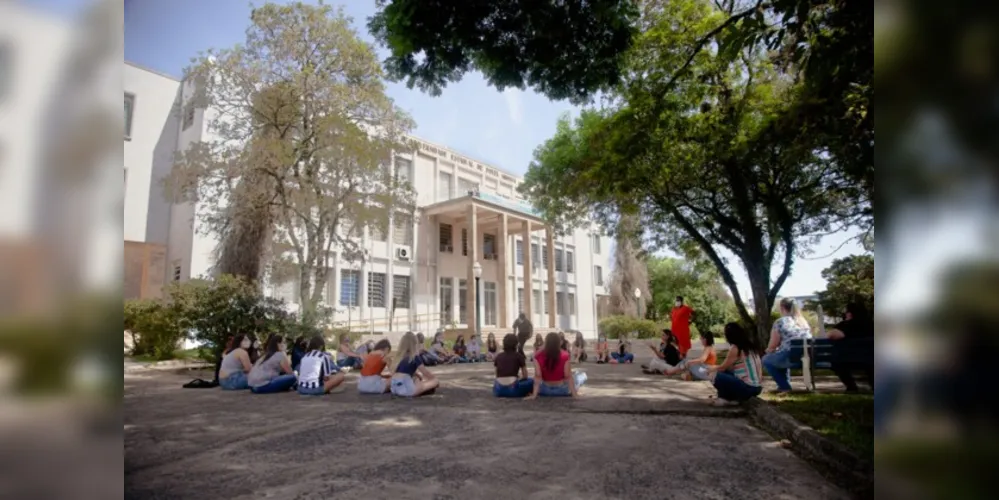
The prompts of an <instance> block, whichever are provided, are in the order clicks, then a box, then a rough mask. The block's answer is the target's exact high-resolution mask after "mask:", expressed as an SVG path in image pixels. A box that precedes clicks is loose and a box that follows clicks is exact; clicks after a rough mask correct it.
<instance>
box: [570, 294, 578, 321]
mask: <svg viewBox="0 0 999 500" xmlns="http://www.w3.org/2000/svg"><path fill="white" fill-rule="evenodd" d="M575 315H576V294H574V293H570V294H569V316H575Z"/></svg>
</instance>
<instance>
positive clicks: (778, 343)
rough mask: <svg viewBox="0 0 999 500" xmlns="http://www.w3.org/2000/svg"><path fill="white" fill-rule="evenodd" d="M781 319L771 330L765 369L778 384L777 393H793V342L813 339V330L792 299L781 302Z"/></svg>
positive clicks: (786, 298) (764, 358)
mask: <svg viewBox="0 0 999 500" xmlns="http://www.w3.org/2000/svg"><path fill="white" fill-rule="evenodd" d="M780 314H781V317H780V319H778V320H777V321H775V322H774V326H773V328H772V329H771V330H770V343H769V344H768V345H767V350H766V353H767V354H766V355H765V356H763V367H764V368H766V370H767V373H769V374H770V377H772V378H773V379H774V382H776V383H777V392H790V391H791V342H792V341H794V340H799V339H810V338H812V328H811V326H809V325H808V321H807V320H806V319H805V316H804V315H803V314H801V306H800V305H798V301H796V300H794V299H793V298H791V297H784V298H783V299H781V301H780Z"/></svg>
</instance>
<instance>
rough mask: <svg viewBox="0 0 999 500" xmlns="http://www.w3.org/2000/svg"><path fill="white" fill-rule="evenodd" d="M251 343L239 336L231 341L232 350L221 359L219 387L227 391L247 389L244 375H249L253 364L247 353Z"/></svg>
mask: <svg viewBox="0 0 999 500" xmlns="http://www.w3.org/2000/svg"><path fill="white" fill-rule="evenodd" d="M252 345H253V343H252V342H251V341H250V338H249V337H247V336H246V335H243V334H240V335H237V336H236V337H235V338H233V339H232V348H231V349H229V351H228V352H226V353H225V355H224V356H223V357H222V365H221V366H220V367H219V386H220V387H222V389H225V390H229V391H238V390H242V389H249V388H250V386H249V385H248V384H247V382H246V374H247V373H250V370H251V369H252V368H253V363H251V362H250V354H249V353H248V352H247V350H248V349H250V346H252Z"/></svg>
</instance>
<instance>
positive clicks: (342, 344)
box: [336, 332, 364, 371]
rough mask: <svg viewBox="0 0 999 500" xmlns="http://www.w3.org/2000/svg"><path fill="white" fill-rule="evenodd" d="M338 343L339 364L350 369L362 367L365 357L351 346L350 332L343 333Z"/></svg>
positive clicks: (337, 362) (337, 360)
mask: <svg viewBox="0 0 999 500" xmlns="http://www.w3.org/2000/svg"><path fill="white" fill-rule="evenodd" d="M338 344H339V346H338V347H337V354H336V364H337V366H339V367H340V368H346V369H347V371H349V370H351V369H353V368H360V367H361V366H362V365H363V364H364V358H362V357H361V355H360V354H358V353H357V352H356V351H354V348H353V347H351V346H350V332H343V333H341V334H340V341H339V342H338Z"/></svg>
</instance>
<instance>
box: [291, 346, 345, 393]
mask: <svg viewBox="0 0 999 500" xmlns="http://www.w3.org/2000/svg"><path fill="white" fill-rule="evenodd" d="M345 378H346V377H344V375H343V373H341V372H340V370H339V368H338V367H337V364H336V361H334V360H333V356H331V355H330V353H328V352H326V340H325V339H323V336H322V335H316V336H314V337H312V339H311V340H309V347H308V352H306V353H305V355H304V356H302V362H301V364H300V365H299V369H298V393H299V394H306V395H321V394H328V393H329V392H330V391H332V390H333V389H334V388H336V387H337V386H338V385H340V384H342V383H343V381H344V379H345Z"/></svg>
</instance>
